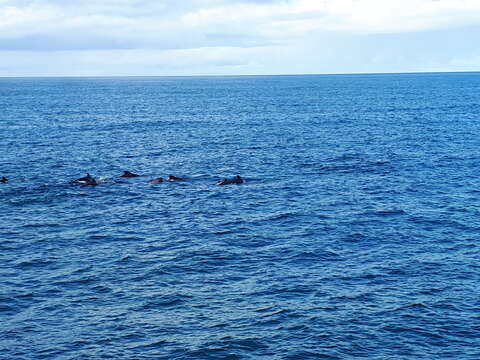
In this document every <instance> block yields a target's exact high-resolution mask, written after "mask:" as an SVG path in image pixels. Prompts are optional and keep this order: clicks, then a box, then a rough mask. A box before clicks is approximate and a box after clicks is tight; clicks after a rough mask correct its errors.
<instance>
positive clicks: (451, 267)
mask: <svg viewBox="0 0 480 360" xmlns="http://www.w3.org/2000/svg"><path fill="white" fill-rule="evenodd" d="M0 134H1V135H0V153H1V161H0V177H1V176H6V177H8V178H9V180H10V181H9V182H8V183H6V184H0V198H1V202H0V212H1V217H0V279H1V282H0V359H103V358H111V359H165V360H166V359H169V360H170V359H179V360H180V359H182V360H183V359H185V360H187V359H268V360H272V359H359V358H366V359H472V360H478V359H480V296H479V294H480V244H479V240H480V136H479V134H480V73H452V74H390V75H335V76H265V77H192V78H187V77H184V78H181V77H179V78H172V77H171V78H161V77H159V78H154V77H146V78H22V79H13V78H10V79H9V78H3V79H0ZM123 170H130V171H133V172H136V173H139V174H142V175H143V176H142V177H138V178H131V179H124V178H120V177H119V175H121V173H122V171H123ZM87 172H89V173H91V174H92V175H93V176H95V177H96V178H97V179H98V180H99V185H98V186H80V185H77V184H72V183H70V181H71V180H72V179H75V178H78V177H81V176H84V175H85V174H86V173H87ZM170 174H172V175H176V176H184V177H186V178H187V180H186V181H183V182H175V183H168V182H164V183H161V184H150V183H148V180H149V179H152V178H155V177H159V176H162V177H166V176H168V175H170ZM236 174H240V175H241V176H242V177H244V178H245V179H246V183H245V184H242V185H230V186H215V183H216V182H217V181H218V180H220V179H222V178H224V177H232V176H234V175H236Z"/></svg>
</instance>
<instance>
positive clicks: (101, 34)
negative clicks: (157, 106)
mask: <svg viewBox="0 0 480 360" xmlns="http://www.w3.org/2000/svg"><path fill="white" fill-rule="evenodd" d="M479 17H480V1H478V0H463V1H462V0H437V1H435V0H401V1H397V0H391V1H385V0H291V1H286V0H285V1H269V2H265V1H264V2H252V1H226V0H224V1H221V0H210V1H205V0H204V1H199V0H196V1H194V0H191V1H184V2H183V3H182V5H179V4H177V2H174V1H171V0H170V1H164V2H157V1H151V0H144V1H141V0H115V1H113V0H104V1H93V0H83V1H75V2H70V1H58V0H57V1H53V0H51V1H34V0H31V1H26V0H23V1H19V0H18V1H14V0H7V1H3V2H0V39H19V40H20V41H22V40H21V39H22V38H23V43H24V47H25V49H29V38H32V37H33V38H34V39H35V42H36V46H35V47H34V48H41V46H40V45H39V43H41V42H42V38H43V39H44V43H45V50H54V49H55V45H56V44H58V50H62V49H65V48H64V47H65V44H66V43H67V42H68V40H69V39H71V42H70V44H69V48H71V49H74V48H75V44H76V43H77V42H78V43H79V44H80V45H79V48H80V49H84V47H85V44H86V42H88V41H92V38H95V37H96V38H97V39H98V40H99V43H100V44H103V45H102V46H104V47H105V48H125V47H131V48H160V49H161V48H193V47H204V46H216V45H220V46H223V45H224V42H220V43H218V40H219V37H220V35H221V34H225V39H227V40H228V41H232V42H233V43H232V46H256V45H258V44H259V42H263V43H265V42H271V43H279V42H282V41H288V40H291V39H295V38H298V37H301V36H304V35H305V34H308V33H309V32H311V31H318V30H324V31H347V32H352V33H358V32H360V33H385V32H387V33H388V32H408V31H418V30H428V29H439V28H445V27H449V26H460V25H468V24H472V23H475V22H476V21H478V18H479ZM212 34H215V36H211V35H212ZM83 35H85V36H84V37H85V39H84V40H82V38H83ZM92 46H93V47H96V46H99V44H96V45H95V41H93V44H92ZM0 48H1V44H0Z"/></svg>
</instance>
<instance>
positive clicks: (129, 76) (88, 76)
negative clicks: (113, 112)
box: [0, 70, 480, 79]
mask: <svg viewBox="0 0 480 360" xmlns="http://www.w3.org/2000/svg"><path fill="white" fill-rule="evenodd" d="M472 73H480V70H469V71H403V72H352V73H303V74H302V73H298V74H294V73H292V74H224V75H220V74H209V75H31V76H23V75H20V76H0V79H42V78H192V77H273V76H334V75H337V76H348V75H406V74H472Z"/></svg>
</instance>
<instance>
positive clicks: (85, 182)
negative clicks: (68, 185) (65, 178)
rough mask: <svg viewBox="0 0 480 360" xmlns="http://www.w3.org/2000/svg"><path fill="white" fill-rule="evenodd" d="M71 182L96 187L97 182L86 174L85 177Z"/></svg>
mask: <svg viewBox="0 0 480 360" xmlns="http://www.w3.org/2000/svg"><path fill="white" fill-rule="evenodd" d="M72 182H73V183H76V184H82V185H98V184H97V181H96V180H95V179H94V178H93V177H92V175H90V174H89V173H87V176H84V177H81V178H78V179H75V180H73V181H72Z"/></svg>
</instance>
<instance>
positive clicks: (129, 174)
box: [120, 171, 140, 178]
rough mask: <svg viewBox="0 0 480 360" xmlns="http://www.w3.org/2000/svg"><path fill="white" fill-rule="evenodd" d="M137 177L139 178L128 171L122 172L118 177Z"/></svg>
mask: <svg viewBox="0 0 480 360" xmlns="http://www.w3.org/2000/svg"><path fill="white" fill-rule="evenodd" d="M138 176H140V175H138V174H134V173H132V172H130V171H124V172H123V175H120V177H125V178H131V177H138Z"/></svg>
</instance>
